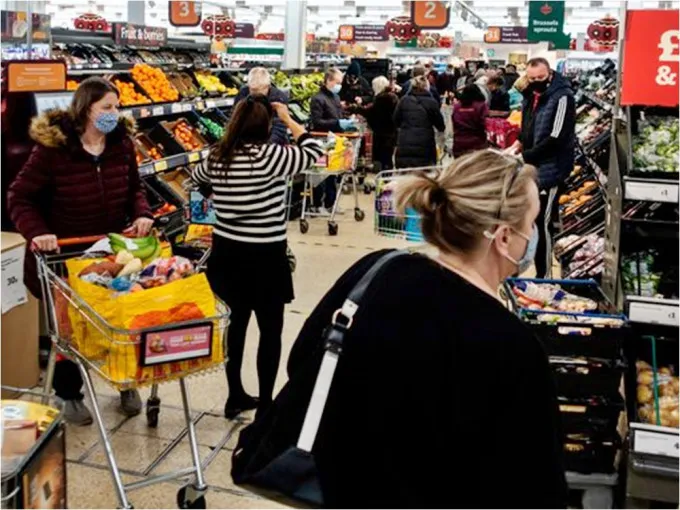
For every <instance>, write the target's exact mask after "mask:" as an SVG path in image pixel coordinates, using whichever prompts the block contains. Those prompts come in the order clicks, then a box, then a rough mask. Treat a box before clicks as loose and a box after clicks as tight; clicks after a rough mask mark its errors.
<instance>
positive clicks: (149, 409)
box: [146, 397, 161, 429]
mask: <svg viewBox="0 0 680 510" xmlns="http://www.w3.org/2000/svg"><path fill="white" fill-rule="evenodd" d="M160 411H161V399H160V398H158V397H156V398H150V399H149V400H147V401H146V424H147V425H148V426H149V427H150V428H152V429H155V428H156V427H158V415H159V414H160Z"/></svg>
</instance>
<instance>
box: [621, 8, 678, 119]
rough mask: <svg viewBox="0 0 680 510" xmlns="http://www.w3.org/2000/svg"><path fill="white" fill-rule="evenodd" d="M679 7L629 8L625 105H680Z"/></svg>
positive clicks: (627, 18)
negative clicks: (641, 9) (679, 67)
mask: <svg viewBox="0 0 680 510" xmlns="http://www.w3.org/2000/svg"><path fill="white" fill-rule="evenodd" d="M678 14H680V11H678V10H653V11H628V15H627V17H626V39H625V41H624V50H623V84H622V90H621V104H622V105H650V106H677V104H678V73H679V69H678V64H680V30H679V23H678Z"/></svg>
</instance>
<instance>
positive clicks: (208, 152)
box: [201, 149, 210, 159]
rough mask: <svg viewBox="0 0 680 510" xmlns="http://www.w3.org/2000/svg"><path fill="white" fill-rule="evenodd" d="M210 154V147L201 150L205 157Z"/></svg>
mask: <svg viewBox="0 0 680 510" xmlns="http://www.w3.org/2000/svg"><path fill="white" fill-rule="evenodd" d="M208 154H210V149H203V150H202V151H201V156H203V158H204V159H205V158H207V157H208Z"/></svg>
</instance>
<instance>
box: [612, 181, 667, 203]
mask: <svg viewBox="0 0 680 510" xmlns="http://www.w3.org/2000/svg"><path fill="white" fill-rule="evenodd" d="M623 181H624V198H626V199H627V200H640V201H645V202H666V203H671V204H677V203H678V196H679V193H678V190H679V189H680V185H679V184H678V181H677V180H675V181H673V180H670V179H644V178H639V177H624V178H623Z"/></svg>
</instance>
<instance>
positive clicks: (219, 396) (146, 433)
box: [67, 195, 403, 508]
mask: <svg viewBox="0 0 680 510" xmlns="http://www.w3.org/2000/svg"><path fill="white" fill-rule="evenodd" d="M360 198H361V202H362V207H363V208H364V209H365V210H366V213H367V214H366V219H365V221H364V222H362V223H356V222H355V221H354V219H353V217H352V214H345V215H343V216H340V217H339V219H338V224H339V227H340V230H339V235H338V236H337V237H329V236H328V234H327V232H326V223H325V222H324V221H323V220H314V221H312V222H311V227H310V230H309V232H308V233H307V234H306V235H301V234H300V233H299V230H298V226H297V223H296V222H294V223H291V225H290V239H289V241H290V245H291V248H292V250H293V252H294V253H295V255H296V257H297V259H298V266H297V272H296V274H295V290H296V295H297V298H296V300H295V301H294V302H293V303H292V304H291V305H290V306H289V307H288V308H287V310H286V315H285V326H284V336H283V344H284V345H283V359H282V364H281V367H285V364H286V362H287V354H288V351H289V350H290V347H291V345H292V343H293V341H294V340H295V337H296V336H297V333H298V331H299V329H300V327H301V326H302V324H303V323H304V320H305V318H306V316H307V314H308V313H309V312H310V311H311V310H312V309H313V307H314V306H315V304H316V303H317V302H318V300H319V299H320V298H321V297H322V296H323V294H324V293H325V292H326V290H327V289H328V288H329V287H330V286H331V285H332V284H333V282H335V280H336V279H337V277H338V276H339V275H340V274H342V272H344V271H345V269H347V268H348V267H349V266H350V265H351V264H353V263H354V262H355V261H356V260H357V259H359V258H360V257H362V256H364V255H365V254H367V253H369V251H372V250H374V249H379V248H384V247H397V246H400V245H403V243H402V242H399V241H394V240H390V239H384V238H378V237H377V236H375V234H374V233H373V214H372V210H373V201H372V200H373V197H372V196H365V195H362V196H361V197H360ZM349 204H350V200H349V197H347V199H346V200H344V201H343V202H341V205H342V206H343V207H345V208H347V209H348V210H350V211H351V209H349ZM256 346H257V327H256V324H255V320H254V319H253V320H252V321H251V327H250V329H249V331H248V339H247V344H246V353H245V359H244V367H243V378H244V385H245V388H246V390H247V391H248V392H249V393H251V394H257V377H256V370H255V355H256ZM284 374H285V372H284V370H283V369H281V370H280V371H279V377H278V380H277V389H278V388H280V387H281V386H282V385H283V384H284V383H285V375H284ZM95 382H96V383H97V386H98V391H99V394H100V398H101V404H102V410H103V413H104V419H105V421H106V424H107V426H108V427H109V428H110V430H112V431H113V433H112V443H113V447H114V452H115V454H116V455H117V459H118V462H119V466H120V468H121V470H122V471H123V477H124V481H125V482H130V481H134V480H139V479H141V478H143V477H145V476H148V475H158V474H161V473H164V472H167V471H171V470H176V469H178V468H182V467H187V466H188V464H189V444H188V442H187V440H186V438H185V436H184V419H183V415H182V410H181V402H180V394H179V387H178V385H177V383H170V384H167V385H164V386H161V387H160V391H159V394H160V397H161V399H162V410H161V414H160V418H159V425H158V428H157V429H149V428H148V427H147V425H146V418H145V417H144V416H143V415H142V416H138V417H135V418H131V419H126V418H124V417H122V416H121V415H120V414H118V413H117V412H116V405H117V403H118V399H117V398H116V396H115V392H114V391H113V390H111V389H110V388H108V387H107V386H105V385H104V384H103V383H101V381H98V380H96V381H95ZM189 388H190V397H191V399H192V403H193V407H194V409H193V410H194V420H195V422H196V428H197V433H198V441H199V444H200V451H201V458H202V459H203V460H204V465H207V468H206V471H205V472H206V478H207V481H208V483H209V484H210V486H211V490H210V492H209V493H208V495H207V501H208V507H209V508H279V507H281V505H278V504H276V503H274V502H271V501H268V500H262V499H260V498H259V497H258V496H256V495H254V494H251V493H248V492H246V491H244V490H243V489H241V488H238V487H235V486H234V485H233V483H232V482H231V477H230V476H229V472H230V467H231V453H232V450H233V448H234V446H235V444H236V439H237V435H238V431H239V429H240V428H241V427H242V426H243V424H244V421H227V420H226V419H224V418H223V415H222V410H223V406H224V402H225V398H226V394H227V393H226V392H227V387H226V379H225V376H224V372H221V371H220V372H215V373H211V374H208V375H203V376H198V377H196V378H193V379H191V380H190V382H189ZM147 395H148V390H143V391H142V398H143V399H144V400H145V399H146V396H147ZM248 418H249V416H248V415H247V416H246V417H244V418H243V420H247V419H248ZM97 439H98V438H97V431H96V429H95V428H94V427H85V428H69V429H68V435H67V458H68V460H69V462H68V491H69V492H68V502H69V507H70V508H114V507H115V506H116V498H115V495H114V492H113V489H112V485H111V477H110V475H109V472H108V469H107V466H106V460H105V457H104V455H103V451H102V449H101V448H100V447H99V446H98V445H97ZM180 486H181V483H180V482H170V483H164V484H160V485H154V486H151V487H148V488H145V489H141V490H139V491H135V492H132V493H130V500H131V501H132V503H133V504H134V506H135V508H176V502H175V498H176V493H177V490H178V489H179V487H180Z"/></svg>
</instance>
